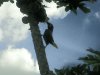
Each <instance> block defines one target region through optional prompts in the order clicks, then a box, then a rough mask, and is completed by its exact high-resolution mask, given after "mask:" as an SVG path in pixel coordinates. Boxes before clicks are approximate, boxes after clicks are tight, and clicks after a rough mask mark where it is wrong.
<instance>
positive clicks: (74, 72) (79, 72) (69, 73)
mask: <svg viewBox="0 0 100 75" xmlns="http://www.w3.org/2000/svg"><path fill="white" fill-rule="evenodd" d="M87 71H88V69H87V65H86V64H78V65H76V66H72V67H64V68H62V69H60V70H58V69H55V72H56V74H57V75H86V74H87Z"/></svg>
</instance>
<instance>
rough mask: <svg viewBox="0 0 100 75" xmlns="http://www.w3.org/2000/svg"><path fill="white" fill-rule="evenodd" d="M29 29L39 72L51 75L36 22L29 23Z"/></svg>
mask: <svg viewBox="0 0 100 75" xmlns="http://www.w3.org/2000/svg"><path fill="white" fill-rule="evenodd" d="M30 30H31V35H32V39H33V44H34V48H35V52H36V56H37V60H38V65H39V70H40V74H41V75H51V74H50V72H51V71H50V69H49V65H48V62H47V58H46V53H45V47H44V45H43V41H42V37H41V33H40V30H39V26H38V23H30ZM52 74H53V73H52Z"/></svg>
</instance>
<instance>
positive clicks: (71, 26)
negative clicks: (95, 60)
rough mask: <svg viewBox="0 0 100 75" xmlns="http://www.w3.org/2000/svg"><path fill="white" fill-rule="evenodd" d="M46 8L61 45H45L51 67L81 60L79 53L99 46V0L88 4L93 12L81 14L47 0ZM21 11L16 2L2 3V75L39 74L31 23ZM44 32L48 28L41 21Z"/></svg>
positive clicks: (81, 54)
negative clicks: (58, 6) (24, 19)
mask: <svg viewBox="0 0 100 75" xmlns="http://www.w3.org/2000/svg"><path fill="white" fill-rule="evenodd" d="M44 4H47V5H48V8H46V12H47V15H48V17H49V18H50V22H51V23H52V24H53V25H54V32H53V37H54V40H55V42H56V43H57V45H58V47H59V48H58V49H56V48H54V47H53V46H52V45H48V46H47V47H46V55H47V59H48V63H49V66H50V69H52V70H53V69H55V68H61V67H62V66H64V65H69V64H73V63H81V61H79V60H78V58H79V57H81V56H85V55H86V54H87V51H86V49H87V48H94V49H98V50H99V49H100V8H99V6H100V1H99V0H98V2H97V3H95V4H88V7H89V8H90V9H91V13H89V14H84V13H83V12H82V11H81V10H78V14H77V15H75V14H74V13H73V12H70V11H68V12H65V11H64V7H62V8H60V9H57V8H56V4H55V3H53V2H52V3H50V4H48V3H46V2H44ZM24 15H25V14H22V13H21V12H20V10H19V8H17V7H16V3H14V4H11V3H9V2H8V3H4V4H3V5H2V7H0V75H39V69H38V64H37V59H36V55H35V50H34V45H33V42H32V38H31V33H30V30H28V29H29V25H28V24H23V23H22V17H23V16H24ZM39 27H40V30H41V34H43V33H44V31H45V29H46V28H47V26H46V24H45V23H40V24H39Z"/></svg>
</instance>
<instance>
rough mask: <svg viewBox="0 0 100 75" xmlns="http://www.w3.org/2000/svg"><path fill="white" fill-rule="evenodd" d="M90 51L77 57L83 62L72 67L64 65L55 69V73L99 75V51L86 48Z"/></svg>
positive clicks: (59, 74) (63, 74)
mask: <svg viewBox="0 0 100 75" xmlns="http://www.w3.org/2000/svg"><path fill="white" fill-rule="evenodd" d="M87 51H89V52H90V53H89V54H88V55H87V56H85V57H81V58H79V60H82V61H84V64H78V65H76V66H73V67H64V68H62V69H60V70H58V69H55V72H56V74H57V75H100V51H97V50H94V49H92V48H90V49H87Z"/></svg>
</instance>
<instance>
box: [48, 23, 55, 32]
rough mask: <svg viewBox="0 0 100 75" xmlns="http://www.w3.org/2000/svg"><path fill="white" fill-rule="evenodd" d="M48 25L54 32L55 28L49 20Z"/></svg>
mask: <svg viewBox="0 0 100 75" xmlns="http://www.w3.org/2000/svg"><path fill="white" fill-rule="evenodd" d="M47 25H48V29H49V30H50V31H51V32H52V33H53V29H54V27H53V24H52V23H50V22H47Z"/></svg>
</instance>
